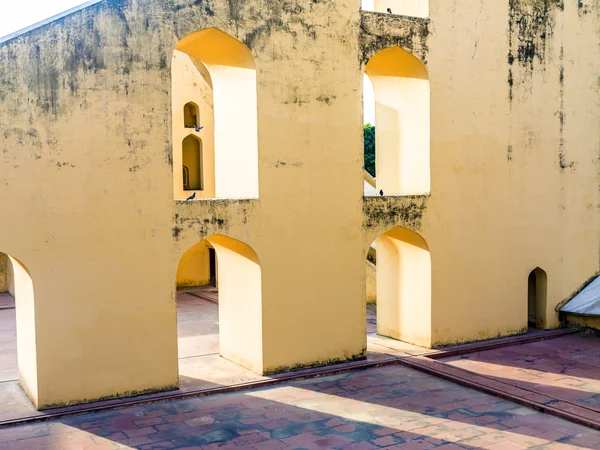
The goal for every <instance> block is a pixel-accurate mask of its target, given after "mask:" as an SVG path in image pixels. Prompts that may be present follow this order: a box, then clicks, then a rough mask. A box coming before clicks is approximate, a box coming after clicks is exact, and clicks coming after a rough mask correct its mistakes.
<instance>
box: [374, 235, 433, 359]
mask: <svg viewBox="0 0 600 450" xmlns="http://www.w3.org/2000/svg"><path fill="white" fill-rule="evenodd" d="M373 285H375V289H373ZM373 297H375V299H373ZM367 302H368V305H367V321H368V322H367V330H369V329H371V330H372V329H373V325H374V323H373V322H374V321H375V320H376V330H377V334H379V335H382V336H386V337H390V338H392V339H397V340H401V341H406V342H409V343H412V344H416V345H420V346H424V347H430V345H431V339H430V336H431V257H430V253H429V247H428V245H427V243H426V242H425V240H424V239H423V237H421V236H420V235H419V234H417V233H415V232H414V231H411V230H408V229H406V228H402V227H395V228H393V229H391V230H389V231H387V232H386V233H383V234H382V235H380V236H379V237H378V238H377V239H376V240H375V242H374V244H373V246H372V247H371V248H370V249H369V256H368V257H367ZM369 303H370V304H371V305H372V304H373V303H375V304H376V314H374V311H373V309H375V308H374V307H373V306H369ZM369 321H370V322H371V323H369Z"/></svg>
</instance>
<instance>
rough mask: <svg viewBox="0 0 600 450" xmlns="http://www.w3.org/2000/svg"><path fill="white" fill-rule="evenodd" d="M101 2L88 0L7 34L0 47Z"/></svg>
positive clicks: (2, 38) (1, 40)
mask: <svg viewBox="0 0 600 450" xmlns="http://www.w3.org/2000/svg"><path fill="white" fill-rule="evenodd" d="M102 1H103V0H89V1H87V2H85V3H83V4H81V5H79V6H75V7H73V8H71V9H69V10H67V11H64V12H62V13H60V14H56V15H55V16H52V17H49V18H47V19H44V20H42V21H41V22H38V23H34V24H33V25H30V26H28V27H27V28H23V29H22V30H19V31H15V32H14V33H11V34H9V35H8V36H4V37H0V45H2V44H4V43H6V42H8V41H11V40H13V39H16V38H18V37H20V36H23V35H24V34H27V33H29V32H30V31H33V30H36V29H38V28H41V27H43V26H44V25H48V24H50V23H52V22H56V21H57V20H60V19H62V18H64V17H67V16H70V15H71V14H74V13H76V12H78V11H81V10H82V9H86V8H89V7H90V6H93V5H95V4H97V3H102Z"/></svg>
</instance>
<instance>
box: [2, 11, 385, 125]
mask: <svg viewBox="0 0 600 450" xmlns="http://www.w3.org/2000/svg"><path fill="white" fill-rule="evenodd" d="M0 1H2V3H8V1H7V0H0ZM86 1H87V0H84V1H81V0H18V1H15V0H13V1H12V2H10V4H3V5H2V13H1V14H0V37H2V36H6V35H9V34H11V33H14V32H15V31H19V30H21V29H23V28H26V27H28V26H29V25H33V24H34V23H37V22H40V21H42V20H44V19H47V18H49V17H52V16H54V15H56V14H59V13H61V12H63V11H67V10H68V9H71V8H73V7H75V6H77V5H81V4H83V3H86ZM369 1H370V2H372V0H365V3H368V2H369ZM365 6H367V5H363V8H364V9H368V8H365ZM364 86H365V90H364V102H365V105H364V122H365V123H371V124H373V125H374V124H375V99H374V96H373V86H372V85H371V82H370V80H369V79H368V78H367V77H366V76H365V82H364Z"/></svg>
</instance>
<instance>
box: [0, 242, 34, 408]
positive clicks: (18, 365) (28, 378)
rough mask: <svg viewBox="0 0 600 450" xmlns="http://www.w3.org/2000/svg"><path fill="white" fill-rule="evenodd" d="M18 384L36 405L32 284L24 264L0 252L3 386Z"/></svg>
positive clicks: (0, 344) (0, 327) (0, 336)
mask: <svg viewBox="0 0 600 450" xmlns="http://www.w3.org/2000/svg"><path fill="white" fill-rule="evenodd" d="M17 381H18V383H19V385H20V386H21V388H22V389H23V390H24V391H25V392H26V393H27V395H29V397H30V398H31V400H32V401H33V403H34V404H37V392H38V389H37V361H36V335H35V304H34V292H33V281H32V278H31V275H30V273H29V270H28V269H27V267H25V265H24V264H23V263H22V262H21V261H19V260H18V259H16V258H14V257H12V256H11V255H7V254H5V253H0V383H7V384H10V383H11V382H12V383H16V382H17Z"/></svg>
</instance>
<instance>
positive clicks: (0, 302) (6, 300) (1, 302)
mask: <svg viewBox="0 0 600 450" xmlns="http://www.w3.org/2000/svg"><path fill="white" fill-rule="evenodd" d="M14 307H15V299H14V298H13V297H12V296H11V295H10V294H7V293H6V292H0V309H6V308H9V309H10V308H14Z"/></svg>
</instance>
